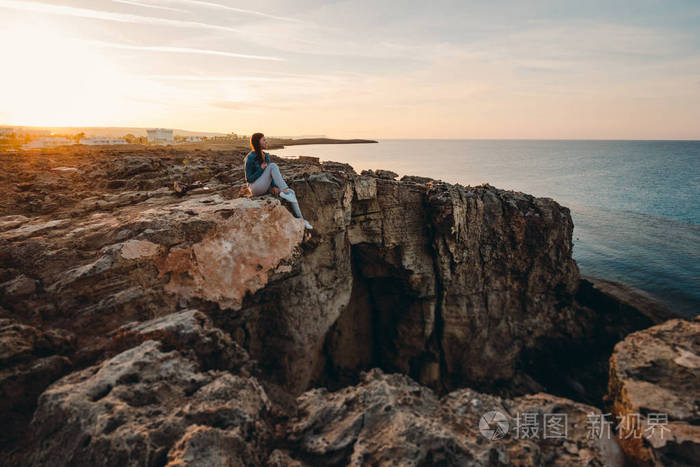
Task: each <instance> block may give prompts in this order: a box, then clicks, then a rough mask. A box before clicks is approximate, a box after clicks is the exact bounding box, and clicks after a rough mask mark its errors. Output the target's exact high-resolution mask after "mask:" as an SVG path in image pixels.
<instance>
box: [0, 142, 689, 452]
mask: <svg viewBox="0 0 700 467" xmlns="http://www.w3.org/2000/svg"><path fill="white" fill-rule="evenodd" d="M245 151H246V150H245V149H238V150H228V151H184V150H182V149H181V148H178V147H157V148H138V147H133V148H129V149H128V150H126V149H125V150H116V149H115V148H80V149H70V148H67V149H66V148H63V149H61V150H47V151H38V152H32V153H27V152H22V153H11V154H7V155H6V156H7V157H5V155H3V157H2V158H0V162H1V163H2V164H3V171H2V172H1V174H2V176H1V178H0V181H1V182H2V184H3V188H4V189H5V192H6V193H7V194H8V195H7V197H6V199H5V200H4V201H3V203H1V204H0V246H1V247H2V248H0V251H1V252H2V253H1V255H2V257H1V258H2V261H3V265H4V268H3V269H2V270H0V274H2V276H0V339H2V342H3V344H4V345H5V347H4V348H7V349H10V351H9V357H6V358H5V360H6V362H7V364H8V365H9V373H7V374H4V373H3V375H5V376H2V375H0V376H2V378H6V377H7V378H9V379H2V378H0V383H2V384H3V386H2V387H3V388H4V387H5V386H4V384H5V383H4V381H6V380H7V381H9V382H13V384H15V386H13V387H20V389H21V390H20V391H13V392H11V393H8V394H10V395H11V399H9V406H8V407H5V408H3V410H5V412H6V413H5V412H3V416H5V415H7V419H8V420H11V422H12V429H11V430H8V431H7V433H5V434H4V435H3V436H2V437H1V438H0V450H1V451H2V452H9V453H10V455H11V459H13V460H15V461H16V464H18V465H20V464H22V463H23V461H24V463H25V464H26V463H30V464H31V463H35V464H37V463H41V462H42V461H46V460H48V459H52V458H70V457H69V456H71V455H81V456H89V457H90V458H107V457H109V456H114V455H117V453H118V454H119V455H122V456H128V457H130V458H136V457H138V456H139V455H141V453H142V451H140V446H142V445H143V443H145V442H147V441H148V440H149V439H158V440H159V441H158V442H159V443H161V444H160V445H159V446H160V447H159V449H161V450H162V453H161V454H160V456H161V457H164V456H166V455H167V456H168V457H169V458H172V459H177V458H178V456H182V455H184V454H183V452H184V451H183V449H184V448H183V446H187V445H188V443H189V442H190V441H191V440H192V439H195V440H197V443H198V446H200V448H198V449H203V450H204V451H206V452H218V451H216V449H217V448H216V446H220V445H221V442H222V439H223V440H225V441H226V442H227V445H229V446H234V447H232V448H231V449H234V450H235V452H233V453H231V452H228V451H227V452H225V453H223V454H221V455H222V456H233V455H240V456H244V457H243V458H245V459H247V462H248V463H249V464H252V465H263V464H264V463H265V462H266V461H267V462H268V463H270V462H271V460H272V459H283V461H280V462H282V464H281V465H288V464H290V463H291V462H290V461H289V460H290V459H291V460H298V459H301V460H307V461H309V462H311V465H316V464H318V463H336V464H337V463H338V459H339V458H342V459H344V460H345V463H348V462H349V458H348V457H347V456H348V455H349V454H345V453H346V452H347V450H346V449H345V448H342V449H341V452H340V453H339V452H338V450H337V448H336V447H334V445H333V444H328V443H326V442H325V441H323V439H334V437H335V436H339V433H340V435H342V436H343V439H345V438H346V434H343V433H346V431H347V430H346V428H347V427H348V426H356V425H355V423H356V421H357V420H365V419H369V420H370V421H371V425H372V426H376V427H379V428H381V430H382V432H383V433H395V432H399V431H400V430H401V429H402V423H403V422H402V420H408V419H407V418H406V417H410V420H411V427H415V426H418V427H420V426H422V427H424V428H420V429H418V430H417V431H415V430H414V428H411V430H414V431H411V433H412V434H411V436H410V438H411V439H412V440H413V441H410V442H415V443H416V445H424V444H425V443H426V442H429V441H430V440H433V441H430V442H431V443H432V442H435V443H437V444H436V445H437V446H438V448H436V449H438V450H439V452H440V453H442V452H443V451H444V450H445V449H450V450H452V451H454V449H457V450H458V451H459V452H460V453H461V454H460V456H463V457H460V459H462V458H464V459H474V458H476V457H482V456H487V457H488V456H490V455H491V454H489V452H493V451H492V449H495V448H498V446H503V449H505V446H507V449H508V452H509V453H518V454H517V456H516V454H512V455H513V456H516V457H518V458H527V459H530V458H529V457H528V456H531V455H532V446H536V447H537V450H538V451H537V452H536V456H539V455H540V454H539V452H540V451H539V450H543V449H546V450H548V451H547V452H548V454H547V455H548V456H551V457H552V458H556V459H559V460H560V461H561V462H562V463H563V464H565V465H570V464H577V463H579V461H580V460H581V459H580V457H579V452H584V453H585V456H588V457H587V458H586V459H587V460H586V462H588V461H590V459H591V456H593V457H594V458H595V459H597V460H598V461H599V463H600V464H602V465H618V464H617V462H613V461H612V458H611V457H610V451H609V449H614V447H615V446H617V443H618V441H615V439H611V440H608V441H609V443H610V446H608V447H606V448H605V449H603V448H601V447H600V446H601V445H600V443H598V441H595V442H591V441H586V439H587V438H586V436H585V435H586V432H585V427H586V423H585V417H586V414H590V413H594V414H599V413H601V412H604V411H605V410H610V409H609V408H608V406H607V405H608V403H609V402H612V403H614V404H617V406H615V407H618V408H616V409H614V410H615V411H616V413H626V412H623V410H626V411H629V412H634V410H635V409H636V406H635V405H634V400H631V401H628V400H626V399H624V398H625V397H628V394H630V390H620V388H622V387H625V385H629V384H631V383H630V379H631V377H630V376H629V375H628V374H627V373H626V368H632V367H633V366H634V365H637V362H638V360H635V359H638V358H639V356H638V354H637V353H635V352H631V351H624V352H623V351H620V352H618V353H617V354H615V353H614V350H613V348H614V347H615V346H616V345H622V344H623V343H625V342H628V341H627V339H628V337H627V336H630V337H629V339H636V340H632V341H630V342H628V344H629V345H628V347H630V348H632V347H633V346H634V345H636V344H635V343H636V342H637V341H639V340H642V341H644V339H650V338H651V337H648V336H656V334H659V333H660V335H661V338H662V339H666V341H663V345H664V346H668V347H669V349H670V350H666V347H663V348H662V349H660V350H658V352H657V351H656V350H655V351H654V352H655V353H654V354H653V355H652V357H654V358H655V359H656V360H655V361H659V360H660V359H665V360H664V361H666V360H668V361H669V363H668V364H669V365H671V364H672V362H673V361H680V362H681V363H683V364H684V365H693V364H694V362H695V360H693V358H694V357H693V356H692V354H690V353H688V352H691V351H692V352H695V351H696V350H695V349H694V347H693V345H694V344H693V341H692V340H691V337H689V336H692V335H693V333H696V330H695V329H696V327H697V326H700V324H695V323H694V322H691V321H686V320H673V319H671V320H668V321H666V322H665V323H663V325H662V326H664V327H663V328H662V329H661V331H658V332H657V330H655V328H656V327H657V326H658V325H657V323H658V322H659V321H660V320H666V319H667V318H668V316H666V315H665V313H667V312H666V310H664V309H663V308H662V307H658V306H657V304H655V303H654V301H653V300H651V299H650V298H649V297H644V296H643V295H640V294H639V293H637V292H636V291H634V290H632V289H631V288H629V287H625V286H623V285H621V284H614V283H609V282H606V281H599V280H596V279H591V278H582V277H581V276H580V274H579V271H578V268H577V267H576V263H575V262H574V260H573V258H572V250H573V244H572V232H573V222H572V219H571V216H570V212H569V209H568V208H566V207H564V206H561V205H560V204H559V203H557V202H556V201H555V200H553V199H550V198H538V197H534V196H531V195H528V194H526V193H522V192H515V191H511V190H502V189H499V188H495V187H493V186H491V185H488V184H485V185H481V186H466V187H465V186H461V185H458V184H450V183H445V182H442V181H439V180H434V179H430V178H427V177H418V176H405V177H402V178H400V179H399V178H398V176H397V175H396V174H395V173H393V172H391V171H388V170H377V171H363V172H362V173H359V174H358V173H357V172H355V171H354V170H353V169H352V168H351V167H350V166H349V165H347V164H343V163H338V162H331V161H327V162H323V163H320V162H319V161H318V160H314V158H305V159H297V160H292V159H283V158H279V157H275V156H274V155H273V156H272V157H273V158H274V161H275V162H276V163H277V164H279V166H280V170H281V172H282V174H283V175H284V177H285V179H286V180H289V184H290V186H291V187H292V188H293V189H294V190H295V192H296V193H297V196H298V199H299V202H300V205H301V209H302V212H304V213H305V214H306V215H307V216H308V218H309V220H310V221H311V222H312V224H313V225H314V230H313V231H305V230H304V228H303V225H302V224H301V222H300V221H299V219H296V218H294V217H293V216H292V215H291V214H290V212H289V210H288V209H287V206H286V205H285V204H284V203H283V202H281V201H280V200H279V199H277V198H275V197H273V196H261V197H254V198H249V197H247V196H245V195H244V192H245V190H244V187H245V180H244V178H243V171H242V167H241V161H242V157H243V155H244V154H245ZM232 167H233V169H232ZM173 181H175V182H182V183H192V184H194V182H201V184H196V187H195V188H193V189H192V190H191V191H188V192H186V193H178V192H175V191H173V189H172V186H173ZM88 194H89V195H88ZM261 239H262V241H263V243H264V245H265V250H264V251H265V254H264V255H260V254H256V253H255V252H256V251H258V250H259V249H260V248H261V247H260V245H261V244H260V241H261ZM251 252H252V253H251ZM696 321H698V320H696ZM698 323H700V321H698ZM655 325H656V326H655ZM655 333H656V334H655ZM654 338H656V337H654ZM658 340H659V339H657V341H658ZM667 341H670V343H667ZM671 344H673V345H677V344H678V345H680V344H682V345H683V346H684V348H687V349H689V350H688V351H687V352H686V353H680V354H678V352H677V351H676V350H673V349H674V348H673V347H672V346H671ZM657 345H660V344H658V343H657ZM697 352H700V350H698V351H697ZM611 355H616V356H617V359H616V360H615V362H616V366H615V367H614V368H612V367H609V365H608V361H609V360H610V357H611ZM280 356H281V357H280ZM640 365H641V363H640ZM608 374H610V376H608ZM683 377H684V376H683V374H682V373H676V374H672V373H669V378H671V379H672V380H673V381H675V380H676V379H678V380H680V381H681V382H682V383H683V384H685V385H686V386H687V385H688V383H687V381H686V380H682V378H683ZM634 378H641V379H643V380H644V381H645V382H646V380H649V381H650V383H649V384H648V385H647V386H646V388H647V389H646V390H645V392H646V393H649V394H652V395H659V394H666V392H663V391H668V389H667V388H657V387H655V386H653V384H652V383H653V382H654V380H653V378H654V375H653V374H647V373H644V372H639V371H637V372H636V373H635V374H634ZM610 381H612V382H614V384H615V387H614V388H612V389H608V384H609V382H610ZM8 384H9V383H8ZM7 387H10V386H7ZM683 387H685V386H683ZM163 388H165V389H163ZM163 390H165V392H166V393H167V394H168V395H169V396H168V397H166V398H162V397H160V396H159V394H162V391H163ZM687 393H688V391H685V392H683V393H679V394H677V397H679V398H682V397H687ZM608 394H609V395H610V396H609V397H611V398H613V399H606V397H608V396H607V395H608ZM674 396H676V395H675V394H674ZM352 400H363V401H366V402H367V404H366V405H363V404H364V403H363V404H360V405H354V406H353V407H354V408H353V409H352V410H351V411H348V410H346V409H342V410H339V408H340V407H346V406H347V403H346V401H352ZM656 400H661V399H659V398H658V397H657V399H656ZM402 401H405V402H402ZM474 401H476V402H474ZM124 402H126V404H125V403H124ZM115 404H121V405H120V407H124V410H123V411H122V412H120V413H119V414H116V415H115V414H113V413H112V412H111V411H110V410H111V409H110V407H114V406H115ZM338 404H340V405H338ZM177 407H185V409H183V410H184V412H182V413H181V415H182V416H180V415H177V414H176V416H174V417H170V418H168V417H166V416H161V415H158V414H170V413H175V412H176V410H175V409H176V408H177ZM373 407H381V408H384V407H389V410H385V409H382V410H375V409H373ZM504 407H505V408H506V410H508V411H509V413H510V415H511V418H510V419H509V422H510V423H515V419H514V416H513V414H515V413H519V412H521V411H528V412H529V411H544V412H545V413H546V412H547V411H551V410H556V411H564V412H566V413H567V414H568V415H569V416H570V417H571V421H572V423H573V425H571V426H570V427H569V430H570V434H571V435H572V436H573V437H575V439H576V440H577V441H576V442H577V443H578V444H577V445H579V446H581V448H580V450H579V449H577V450H576V451H572V450H571V449H570V448H567V444H565V442H564V441H557V442H555V443H552V442H550V441H547V442H544V443H539V442H535V444H534V445H533V444H532V442H528V443H523V442H522V440H518V439H515V438H512V437H510V438H508V439H506V440H505V441H504V442H503V443H507V444H488V443H480V444H479V445H475V444H474V443H472V442H470V441H469V439H474V438H475V437H479V436H483V434H480V433H479V428H478V426H479V417H481V416H482V415H483V413H484V412H486V411H488V410H495V409H498V408H501V410H503V409H502V408H504ZM619 407H622V408H619ZM655 409H656V410H659V411H661V410H669V409H667V408H666V407H665V406H663V404H661V405H658V406H655ZM232 410H238V411H242V412H243V413H245V414H246V417H245V418H244V419H242V420H238V419H236V420H234V421H230V422H226V423H224V424H222V423H220V420H222V418H221V417H225V416H226V414H230V413H231V411H232ZM151 413H156V415H154V417H156V420H157V422H158V423H153V424H149V425H148V426H146V425H144V424H143V422H142V421H143V420H147V419H148V420H149V421H152V420H151V418H149V417H150V415H148V414H151ZM237 413H238V412H237ZM678 417H679V419H681V420H683V422H682V423H683V426H681V428H680V429H686V425H687V424H688V423H689V422H686V419H688V416H687V414H685V413H683V414H681V415H679V416H678ZM65 419H70V420H86V421H87V422H86V423H69V424H66V423H64V422H63V420H65ZM318 419H323V420H326V421H327V422H326V423H324V426H323V427H322V428H321V429H320V430H319V429H318V427H316V425H315V422H314V420H318ZM32 420H34V421H33V422H32ZM56 420H60V421H61V422H60V423H59V424H57V425H55V424H54V421H56ZM91 420H97V421H98V423H94V424H93V423H92V422H90V421H91ZM105 420H106V423H107V424H108V426H110V427H112V428H113V429H112V428H110V429H109V430H105V429H104V426H103V425H102V423H103V421H105ZM227 420H228V419H227ZM353 420H355V421H353ZM438 420H442V421H443V425H444V428H445V429H444V430H443V431H440V432H439V433H438V432H437V431H435V429H434V428H433V427H435V426H436V425H435V424H436V423H437V421H438ZM445 420H449V423H446V424H445V422H444V421H445ZM149 423H150V422H149ZM357 426H358V428H357V431H356V435H353V436H352V437H351V438H350V440H349V441H347V442H348V443H350V444H349V445H350V446H351V447H352V448H353V449H354V450H356V451H358V452H364V453H365V454H366V458H368V459H376V460H377V461H378V462H379V461H380V460H387V459H386V458H385V457H382V456H385V455H386V452H388V451H387V450H386V449H389V450H390V451H391V453H392V454H391V455H392V456H394V458H395V459H404V458H406V459H408V458H409V457H410V456H411V453H415V452H416V451H415V448H414V446H413V445H412V444H410V443H409V444H406V443H407V441H406V439H404V438H403V437H401V439H395V438H393V437H391V436H382V437H380V438H379V439H377V441H378V442H377V448H375V447H373V446H368V445H365V444H363V442H362V441H361V439H360V438H361V437H371V436H372V434H371V432H369V431H367V430H368V428H365V427H364V422H362V423H361V424H360V425H357ZM160 427H163V428H162V429H161V428H160ZM241 429H245V430H247V431H246V432H247V433H251V436H249V437H248V438H247V439H246V440H242V439H239V438H236V436H237V435H236V433H239V432H240V430H241ZM445 430H447V431H445ZM125 433H137V434H138V436H136V437H132V438H128V437H127V438H125ZM358 437H359V438H358ZM125 439H127V441H126V442H125V441H124V440H125ZM306 439H314V440H316V439H317V440H318V441H314V442H315V443H316V444H315V446H321V449H318V448H315V447H309V446H308V445H307V444H306V443H305V441H303V440H306ZM232 440H238V441H236V443H233V442H232ZM623 441H624V440H621V442H623ZM690 441H691V443H690V448H692V447H693V446H694V444H693V443H695V442H696V441H694V440H693V438H692V437H690ZM669 442H670V441H669ZM683 442H684V443H686V444H683V445H682V446H680V447H678V448H676V446H675V445H671V447H670V448H669V449H680V450H683V449H688V443H687V442H686V441H685V440H684V441H683ZM75 443H78V444H75ZM200 443H201V444H200ZM385 448H386V449H385ZM625 449H626V452H627V451H629V452H630V454H629V455H635V454H640V455H646V454H647V452H646V451H645V450H641V451H640V450H639V449H637V448H635V447H634V446H631V447H629V446H626V447H625ZM644 449H647V448H644ZM212 450H214V451H212ZM452 451H450V452H452ZM618 451H619V448H618ZM431 452H432V451H431ZM504 452H505V451H504ZM650 452H651V453H652V454H653V455H662V450H661V449H660V448H658V449H657V448H656V447H655V448H654V449H653V450H651V451H650ZM76 453H77V454H76ZM365 454H363V455H365ZM504 455H505V454H504ZM67 456H68V457H67ZM285 456H286V457H285ZM339 456H340V457H339ZM426 456H427V457H424V458H423V460H425V459H434V458H435V457H433V454H429V455H428V454H426ZM522 456H525V457H522ZM537 458H539V457H537ZM504 459H505V458H504ZM534 459H535V458H533V459H531V460H533V462H534ZM535 463H536V462H535Z"/></svg>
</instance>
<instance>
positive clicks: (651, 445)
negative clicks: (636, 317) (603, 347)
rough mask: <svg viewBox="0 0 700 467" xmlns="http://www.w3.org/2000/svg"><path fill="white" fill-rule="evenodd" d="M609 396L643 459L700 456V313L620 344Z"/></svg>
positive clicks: (661, 461)
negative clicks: (695, 316)
mask: <svg viewBox="0 0 700 467" xmlns="http://www.w3.org/2000/svg"><path fill="white" fill-rule="evenodd" d="M609 397H610V399H611V401H612V402H613V404H614V405H613V408H614V412H615V415H617V416H619V417H623V418H622V419H620V420H619V421H622V420H624V421H625V422H624V424H623V427H622V429H621V430H620V442H621V443H622V445H623V446H624V448H625V451H626V453H627V454H628V455H629V457H630V458H631V459H633V460H634V461H635V462H637V463H638V464H639V465H687V466H691V465H697V463H698V461H699V460H700V318H695V320H694V321H685V320H680V319H676V320H670V321H667V322H665V323H663V324H660V325H657V326H654V327H652V328H649V329H645V330H643V331H638V332H635V333H633V334H630V335H629V336H627V338H626V339H625V340H624V341H622V342H620V343H619V344H617V345H616V346H615V352H614V353H613V355H612V357H611V358H610V383H609Z"/></svg>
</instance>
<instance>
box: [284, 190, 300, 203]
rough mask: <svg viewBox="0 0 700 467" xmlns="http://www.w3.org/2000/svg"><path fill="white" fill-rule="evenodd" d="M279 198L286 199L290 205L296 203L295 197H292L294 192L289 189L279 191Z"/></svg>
mask: <svg viewBox="0 0 700 467" xmlns="http://www.w3.org/2000/svg"><path fill="white" fill-rule="evenodd" d="M280 198H282V199H286V200H287V201H289V202H290V203H296V202H297V197H296V196H295V195H294V192H293V191H292V190H291V188H290V189H289V190H288V191H280Z"/></svg>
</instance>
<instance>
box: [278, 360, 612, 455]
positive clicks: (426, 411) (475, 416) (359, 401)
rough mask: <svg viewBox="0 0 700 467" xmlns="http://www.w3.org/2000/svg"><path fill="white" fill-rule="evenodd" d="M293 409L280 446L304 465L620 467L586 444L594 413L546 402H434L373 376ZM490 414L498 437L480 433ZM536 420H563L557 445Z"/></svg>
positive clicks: (396, 381)
mask: <svg viewBox="0 0 700 467" xmlns="http://www.w3.org/2000/svg"><path fill="white" fill-rule="evenodd" d="M299 409H300V412H299V415H298V416H297V417H296V418H294V419H293V420H292V421H291V422H290V426H289V428H288V430H287V431H288V435H287V437H288V439H287V441H288V443H289V446H290V449H291V450H293V451H294V452H296V453H297V454H296V456H297V457H298V458H299V459H301V460H303V461H305V462H306V463H307V464H308V465H392V462H394V461H395V460H396V459H400V460H401V465H407V466H408V465H414V466H417V465H475V466H477V465H480V466H485V465H561V466H568V465H591V466H592V465H600V466H603V465H605V466H621V465H623V457H622V452H621V450H620V448H619V446H618V445H617V443H616V441H615V440H614V439H612V438H605V437H603V438H598V437H595V436H594V437H590V436H589V432H588V430H587V420H588V417H589V416H591V415H597V414H600V411H599V410H598V409H595V408H593V407H590V406H586V405H583V404H577V403H574V402H572V401H570V400H567V399H562V398H558V397H554V396H551V395H549V394H536V395H531V396H524V397H519V398H516V399H513V400H508V399H501V398H499V397H494V396H489V395H486V394H482V393H479V392H477V391H474V390H472V389H461V390H458V391H454V392H451V393H449V394H447V395H446V396H444V397H443V398H442V399H439V398H438V397H437V396H436V395H435V394H434V393H433V392H432V391H431V390H430V389H428V388H425V387H423V386H420V385H418V384H416V382H415V381H413V380H411V379H409V378H407V377H405V376H403V375H397V374H393V375H385V374H383V373H382V372H381V371H380V370H378V369H375V370H372V371H370V372H369V373H366V374H364V375H363V379H362V381H361V382H360V384H358V385H356V386H350V387H347V388H345V389H343V390H340V391H338V392H335V393H329V392H328V391H327V390H325V389H315V390H312V391H308V392H306V393H304V394H303V395H302V396H300V397H299ZM490 411H498V412H499V413H500V414H502V415H503V420H504V421H506V423H507V425H508V428H507V432H508V434H507V435H506V436H505V437H503V438H499V439H494V440H489V439H487V438H485V437H484V435H483V434H481V433H480V425H479V422H480V420H481V417H482V416H483V415H485V414H486V413H488V412H490ZM525 414H535V415H534V416H535V420H536V424H534V425H533V426H535V427H537V430H538V431H537V433H536V434H532V433H533V432H528V431H527V429H526V425H525V423H523V418H525V417H529V416H528V415H525ZM544 414H547V415H548V416H549V415H551V414H557V415H558V416H561V418H560V419H561V420H564V418H563V417H564V416H565V417H566V418H565V421H564V422H563V424H562V425H561V427H560V428H561V431H560V432H559V433H560V434H562V436H561V437H557V436H553V435H552V431H551V427H550V431H549V432H548V433H547V434H546V437H545V434H544V433H543V430H544V424H543V415H544ZM526 432H528V433H531V434H532V435H531V437H528V436H526V435H525V433H526ZM564 432H566V437H564V436H563V433H564Z"/></svg>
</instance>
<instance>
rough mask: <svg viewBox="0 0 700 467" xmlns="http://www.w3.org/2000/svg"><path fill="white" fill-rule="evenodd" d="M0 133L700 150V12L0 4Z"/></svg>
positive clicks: (488, 5) (110, 0)
mask: <svg viewBox="0 0 700 467" xmlns="http://www.w3.org/2000/svg"><path fill="white" fill-rule="evenodd" d="M0 43H1V44H3V52H2V63H3V65H4V66H2V69H1V70H0V124H10V125H12V124H14V125H38V126H138V127H156V126H157V127H167V128H180V129H187V130H195V131H217V132H226V133H228V132H235V133H238V134H251V133H253V132H255V131H262V132H263V133H265V134H267V135H277V136H282V135H321V134H323V135H327V136H330V137H339V138H344V137H357V138H535V139H540V138H541V139H549V138H551V139H700V1H697V0H689V1H678V0H659V1H652V0H628V1H617V0H605V1H597V0H586V1H580V0H578V1H566V0H551V1H545V0H541V1H540V0H530V1H520V0H514V1H507V0H490V1H469V0H461V1H441V0H433V1H431V2H425V1H412V0H403V1H398V0H397V1H381V0H373V1H364V0H352V1H317V0H257V1H256V2H244V1H234V0H230V1H228V0H211V1H209V0H206V1H205V0H90V1H87V0H74V1H70V0H63V1H59V0H22V1H19V0H0Z"/></svg>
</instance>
